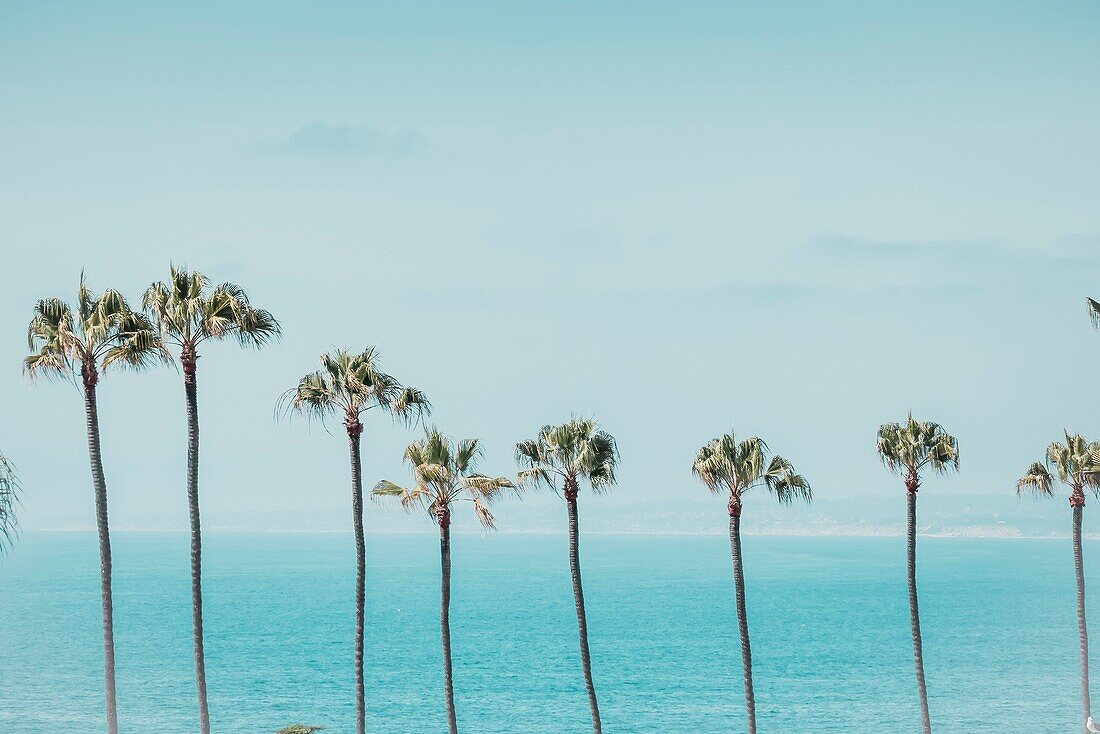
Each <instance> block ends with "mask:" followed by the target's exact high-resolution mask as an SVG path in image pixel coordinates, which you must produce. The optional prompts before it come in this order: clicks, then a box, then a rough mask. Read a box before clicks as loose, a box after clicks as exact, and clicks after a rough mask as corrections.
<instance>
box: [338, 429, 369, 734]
mask: <svg viewBox="0 0 1100 734" xmlns="http://www.w3.org/2000/svg"><path fill="white" fill-rule="evenodd" d="M344 425H345V426H346V427H347V429H348V448H349V450H350V452H351V520H352V525H353V527H354V528H355V731H356V734H363V732H364V731H365V730H366V726H367V723H366V722H367V717H366V699H365V697H364V692H363V622H364V617H365V615H366V608H365V607H366V578H367V549H366V541H365V539H364V538H363V466H362V459H361V457H360V451H359V437H360V436H361V435H362V434H363V424H362V423H360V422H359V418H358V416H354V415H349V416H348V417H347V419H346V420H345V421H344Z"/></svg>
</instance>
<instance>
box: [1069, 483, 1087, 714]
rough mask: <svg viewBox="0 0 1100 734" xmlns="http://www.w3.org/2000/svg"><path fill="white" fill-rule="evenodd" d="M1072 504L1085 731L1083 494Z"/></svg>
mask: <svg viewBox="0 0 1100 734" xmlns="http://www.w3.org/2000/svg"><path fill="white" fill-rule="evenodd" d="M1071 505H1072V506H1073V570H1074V574H1075V575H1076V577H1077V633H1078V634H1079V635H1080V636H1081V722H1082V723H1081V730H1082V731H1085V732H1087V731H1088V730H1087V728H1086V727H1085V725H1084V722H1085V721H1087V720H1088V718H1089V716H1091V715H1092V706H1091V705H1090V702H1089V631H1088V626H1087V625H1086V623H1085V568H1084V562H1083V560H1082V558H1081V514H1082V512H1083V510H1084V508H1085V496H1084V493H1081V494H1080V496H1079V497H1077V498H1076V501H1075V502H1074V501H1071Z"/></svg>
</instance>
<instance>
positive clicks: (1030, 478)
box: [1016, 461, 1054, 497]
mask: <svg viewBox="0 0 1100 734" xmlns="http://www.w3.org/2000/svg"><path fill="white" fill-rule="evenodd" d="M1053 484H1054V477H1052V476H1051V475H1050V472H1049V471H1047V468H1046V466H1044V465H1043V464H1041V463H1040V462H1038V461H1037V462H1035V463H1033V464H1032V465H1031V466H1029V467H1028V468H1027V471H1026V472H1024V475H1023V476H1022V477H1020V479H1019V481H1017V482H1016V494H1024V493H1025V492H1028V493H1031V494H1034V495H1036V496H1039V497H1050V496H1051V495H1052V494H1053V493H1054V490H1053Z"/></svg>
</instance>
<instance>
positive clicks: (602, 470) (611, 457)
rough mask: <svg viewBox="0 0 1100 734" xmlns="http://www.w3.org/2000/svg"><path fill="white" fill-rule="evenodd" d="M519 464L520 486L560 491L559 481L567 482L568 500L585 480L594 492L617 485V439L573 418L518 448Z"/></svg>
mask: <svg viewBox="0 0 1100 734" xmlns="http://www.w3.org/2000/svg"><path fill="white" fill-rule="evenodd" d="M516 461H517V462H518V463H519V464H520V465H521V466H522V467H524V468H523V469H522V470H521V471H520V473H519V483H520V485H521V486H526V485H528V484H530V485H534V486H538V485H544V486H546V487H549V488H550V489H554V490H555V491H556V490H557V479H558V478H559V477H560V478H562V479H563V480H564V482H565V495H566V498H569V496H570V495H571V494H572V496H574V497H575V496H576V492H577V479H578V478H580V477H584V478H587V479H588V483H589V484H590V485H591V486H592V490H593V491H594V492H604V491H607V490H609V489H610V488H611V487H612V485H614V484H615V467H616V465H617V464H618V461H619V451H618V448H617V447H616V446H615V439H614V437H613V436H612V435H611V434H610V433H608V432H607V431H604V430H601V429H600V427H599V424H597V423H596V421H594V420H591V419H588V418H574V419H572V420H570V421H569V422H568V423H563V424H562V425H560V426H543V427H542V429H541V430H540V431H539V435H538V438H535V439H529V440H527V441H522V442H520V443H518V444H516Z"/></svg>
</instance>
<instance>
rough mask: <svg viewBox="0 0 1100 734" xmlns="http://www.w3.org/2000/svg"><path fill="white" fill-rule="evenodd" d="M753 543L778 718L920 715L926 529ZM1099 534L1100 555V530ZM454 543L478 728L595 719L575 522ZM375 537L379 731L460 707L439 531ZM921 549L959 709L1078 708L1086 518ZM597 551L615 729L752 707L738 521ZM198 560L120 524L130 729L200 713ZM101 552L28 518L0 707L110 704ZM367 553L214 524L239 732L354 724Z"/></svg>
mask: <svg viewBox="0 0 1100 734" xmlns="http://www.w3.org/2000/svg"><path fill="white" fill-rule="evenodd" d="M744 545H745V554H746V573H747V577H748V581H747V586H748V591H747V593H748V604H749V621H750V625H751V633H752V636H753V646H754V650H753V652H754V667H755V674H756V694H757V706H758V717H759V722H760V729H761V731H763V732H768V731H772V732H779V731H783V732H793V731H797V732H803V731H805V732H811V731H812V732H880V731H891V732H901V731H916V730H917V729H918V713H917V706H916V701H915V697H914V684H913V670H912V657H911V647H910V638H909V628H908V616H907V602H906V595H905V582H904V566H903V562H904V542H903V540H902V539H900V538H794V537H747V538H746V539H745V541H744ZM1086 546H1087V548H1086V569H1087V570H1088V571H1091V572H1095V573H1100V550H1094V547H1095V549H1100V545H1097V544H1095V543H1091V544H1090V543H1086ZM453 548H454V573H455V576H454V585H453V595H454V599H453V608H452V613H451V619H452V625H453V643H454V654H455V682H456V696H457V707H458V715H459V725H460V727H461V728H462V729H463V730H465V731H467V732H477V733H478V734H483V733H489V732H531V733H538V732H545V733H546V734H551V733H553V734H560V733H562V732H584V731H585V730H586V728H588V727H589V724H588V711H587V704H586V701H585V696H584V692H583V688H582V685H581V681H580V672H579V669H578V663H577V650H576V648H577V641H576V627H575V618H574V614H573V608H572V598H571V595H570V586H569V576H568V569H567V565H566V555H565V551H566V547H565V538H564V537H559V536H555V535H504V534H502V535H495V536H481V535H457V536H456V537H455V539H454V542H453ZM368 553H369V561H368V563H369V568H368V592H367V597H368V601H367V605H368V610H367V614H368V620H367V646H366V654H367V709H368V730H370V731H373V732H379V733H382V732H389V733H392V734H398V733H400V734H408V733H424V734H428V733H431V734H436V733H437V732H443V731H445V730H446V726H445V723H444V719H443V711H442V702H441V682H440V680H441V678H440V672H439V657H440V655H439V632H438V594H439V587H438V563H439V561H438V543H437V538H436V537H435V536H434V535H431V534H424V535H376V536H370V537H369V538H368ZM919 553H920V559H919V563H920V583H921V586H920V591H921V604H922V607H921V611H922V618H923V623H924V630H925V656H926V665H927V674H928V681H929V691H930V704H931V709H932V716H933V724H934V728H936V729H937V730H938V731H941V732H967V733H969V734H976V733H979V732H991V733H992V732H998V733H1000V732H1005V731H1020V732H1066V731H1074V730H1075V726H1076V722H1077V718H1076V716H1077V711H1078V673H1077V639H1076V626H1075V621H1074V593H1073V576H1072V563H1071V554H1070V545H1069V541H1068V540H962V539H937V538H926V539H921V541H920V548H919ZM582 554H583V555H582V564H583V571H584V574H585V592H586V600H587V603H588V612H589V628H590V634H591V644H592V652H593V661H594V674H595V680H596V686H597V690H598V693H599V695H600V701H601V708H602V711H603V716H604V729H605V731H606V732H608V734H628V733H630V734H636V733H637V734H640V733H642V732H646V733H648V732H662V733H664V732H684V733H685V734H687V733H700V734H710V733H712V732H713V733H715V734H716V733H717V732H731V731H738V730H742V727H743V721H744V717H743V713H742V711H743V697H742V691H741V677H740V657H739V654H738V642H737V636H736V619H735V617H734V613H733V590H732V584H731V581H730V571H729V554H728V545H727V540H726V539H725V538H723V537H721V536H713V537H709V536H598V535H592V536H586V537H583V538H582ZM187 564H188V557H187V539H186V537H185V536H184V535H182V534H179V535H177V534H144V533H117V534H116V535H115V619H116V642H117V655H118V686H119V710H120V720H121V729H122V731H123V732H132V733H133V734H147V733H152V732H157V733H158V734H176V733H179V734H183V733H184V732H189V733H190V732H193V731H194V730H195V729H196V725H195V721H196V716H195V711H194V708H195V707H194V703H193V701H194V699H193V682H192V674H191V658H190V649H191V648H190V644H191V640H190V614H189V606H188V605H189V588H188V576H187ZM97 569H98V557H97V554H96V545H95V537H94V535H92V534H84V533H28V534H26V535H25V536H24V537H23V538H21V539H20V541H19V543H18V546H17V548H16V549H15V551H14V552H13V553H12V555H11V556H10V557H9V558H7V559H5V560H3V561H2V562H0V659H2V665H0V730H3V731H11V732H19V733H20V734H77V733H78V732H79V733H81V734H84V733H86V732H91V731H101V730H102V729H103V724H102V721H103V712H102V687H101V685H102V684H101V642H100V626H99V624H100V623H99V593H98V578H97ZM352 574H353V546H352V541H351V537H350V535H261V534H255V535H229V534H216V533H211V534H209V535H208V536H207V538H206V587H205V589H206V620H207V622H206V643H207V672H208V680H209V688H210V706H211V717H212V720H213V724H214V730H215V731H216V732H221V733H224V734H229V733H232V734H252V733H253V732H255V733H261V732H271V731H273V730H274V729H275V728H277V727H279V726H282V725H285V724H287V723H292V722H307V723H315V724H323V725H325V726H326V727H328V731H330V732H334V733H336V734H339V733H342V732H352V731H354V726H353V723H354V708H353V705H352V698H351V685H352V667H351V636H352V625H353V614H352V605H351V589H352ZM1089 582H1090V583H1092V584H1093V589H1094V590H1095V591H1100V586H1098V585H1100V576H1093V577H1092V578H1090V579H1089ZM1097 609H1098V610H1100V606H1098V607H1097ZM1095 628H1096V629H1097V633H1098V635H1100V618H1097V622H1096V623H1095ZM1097 640H1098V641H1100V637H1097ZM1097 647H1100V644H1098V645H1097ZM1097 670H1098V671H1100V666H1098V667H1097ZM589 730H590V729H589Z"/></svg>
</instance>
